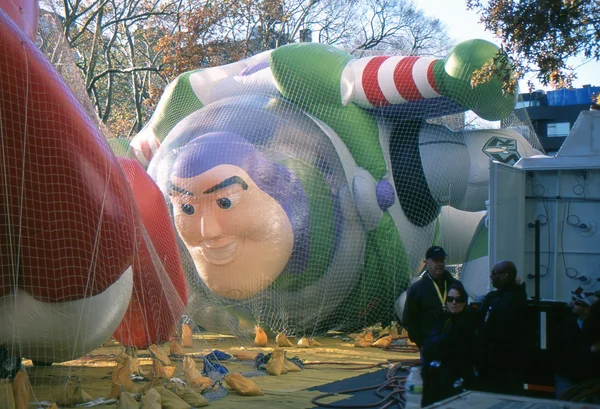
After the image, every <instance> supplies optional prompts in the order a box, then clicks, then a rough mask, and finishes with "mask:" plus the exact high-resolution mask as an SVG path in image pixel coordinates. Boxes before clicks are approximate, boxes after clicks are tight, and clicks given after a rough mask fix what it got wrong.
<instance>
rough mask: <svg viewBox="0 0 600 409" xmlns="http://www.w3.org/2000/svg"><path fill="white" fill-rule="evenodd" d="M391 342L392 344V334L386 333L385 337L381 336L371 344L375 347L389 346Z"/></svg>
mask: <svg viewBox="0 0 600 409" xmlns="http://www.w3.org/2000/svg"><path fill="white" fill-rule="evenodd" d="M391 344H392V336H391V335H386V336H385V337H381V338H379V339H378V340H377V341H375V343H373V345H371V346H372V347H375V348H388V347H389V346H390V345H391Z"/></svg>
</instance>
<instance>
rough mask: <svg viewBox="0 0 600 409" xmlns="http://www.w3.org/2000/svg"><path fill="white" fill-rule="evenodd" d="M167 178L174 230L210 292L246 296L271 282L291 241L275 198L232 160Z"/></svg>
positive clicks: (287, 255) (288, 225)
mask: <svg viewBox="0 0 600 409" xmlns="http://www.w3.org/2000/svg"><path fill="white" fill-rule="evenodd" d="M170 182H171V193H170V194H171V201H172V203H173V213H174V218H175V225H176V227H177V231H178V232H179V235H180V237H181V239H182V240H183V242H184V243H185V245H186V247H187V248H188V250H189V252H190V255H191V256H192V259H193V260H194V265H195V266H196V269H197V271H198V274H199V275H200V277H201V278H202V280H203V281H204V283H205V284H206V285H207V286H208V288H209V289H210V290H211V291H213V292H215V293H217V294H219V295H221V296H223V297H226V298H230V299H245V298H248V297H250V296H252V295H255V294H257V293H259V292H261V291H262V290H264V289H265V288H267V287H268V286H269V285H270V284H271V283H273V281H275V279H276V278H277V277H278V276H279V274H280V273H281V271H282V270H283V269H284V267H285V265H286V264H287V262H288V260H289V258H290V256H291V254H292V249H293V246H294V233H293V230H292V225H291V223H290V220H289V219H288V217H287V215H286V213H285V211H284V210H283V208H282V207H281V205H280V204H279V203H277V201H276V200H275V199H273V198H272V197H271V196H269V195H268V194H267V193H265V192H264V191H263V190H261V189H260V188H259V187H258V186H257V185H256V183H255V182H254V181H253V180H252V178H251V177H250V176H249V175H248V174H247V173H246V172H245V171H244V170H243V169H241V168H239V167H238V166H235V165H227V164H224V165H218V166H216V167H214V168H212V169H209V170H208V171H206V172H204V173H202V174H200V175H197V176H193V177H190V178H181V177H177V176H171V180H170Z"/></svg>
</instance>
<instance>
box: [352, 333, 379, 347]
mask: <svg viewBox="0 0 600 409" xmlns="http://www.w3.org/2000/svg"><path fill="white" fill-rule="evenodd" d="M374 341H375V339H374V338H373V333H372V332H370V331H369V332H366V333H364V335H363V336H359V338H358V339H357V340H356V341H355V342H354V346H355V347H361V348H364V347H368V346H371V345H372V344H373V342H374Z"/></svg>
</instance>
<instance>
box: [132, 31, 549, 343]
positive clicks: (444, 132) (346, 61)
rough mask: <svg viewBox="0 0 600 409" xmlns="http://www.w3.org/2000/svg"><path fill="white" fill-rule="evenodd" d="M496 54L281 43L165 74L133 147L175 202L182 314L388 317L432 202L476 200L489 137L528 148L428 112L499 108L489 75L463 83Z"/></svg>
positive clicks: (295, 327)
mask: <svg viewBox="0 0 600 409" xmlns="http://www.w3.org/2000/svg"><path fill="white" fill-rule="evenodd" d="M496 52H497V47H496V46H494V45H493V44H491V43H488V42H486V41H482V40H473V41H467V42H464V43H461V44H459V45H457V46H456V47H455V49H454V50H453V52H452V53H451V55H450V57H449V58H447V59H446V60H436V59H433V58H419V57H397V56H389V57H388V56H379V57H369V58H361V59H355V58H353V57H352V56H351V55H350V54H348V53H346V52H344V51H342V50H339V49H337V48H334V47H331V46H326V45H322V44H312V43H302V44H291V45H287V46H284V47H281V48H279V49H276V50H273V51H268V52H264V53H262V54H258V55H256V56H253V57H251V58H248V59H246V60H242V61H239V62H237V63H234V64H230V65H226V66H222V67H214V68H209V69H204V70H198V71H193V72H188V73H185V74H183V75H181V76H179V77H178V78H177V79H176V80H175V81H174V82H173V83H171V84H170V85H169V86H168V87H167V89H166V90H165V93H164V95H163V96H162V98H161V101H160V102H159V106H158V107H157V110H156V112H155V114H154V115H153V117H152V119H151V121H150V122H149V123H148V124H147V126H146V127H145V128H144V130H143V131H142V132H141V133H140V134H138V135H137V136H136V137H135V138H134V139H133V140H132V142H131V148H132V151H133V152H134V154H135V156H136V157H137V158H138V159H139V161H140V162H142V163H143V164H144V165H146V166H148V172H149V174H150V175H151V177H152V178H154V180H155V181H156V182H157V184H158V185H159V187H160V188H161V190H162V191H163V193H164V195H165V199H166V200H167V202H168V204H170V205H171V207H172V217H173V222H174V224H175V227H176V230H177V232H178V235H179V238H180V248H181V251H182V255H183V259H184V263H186V261H187V263H186V266H185V268H186V270H187V280H188V287H189V293H190V297H189V298H190V300H189V303H188V310H189V313H190V314H191V315H192V316H193V317H194V318H195V320H196V321H197V322H198V323H199V324H200V325H202V326H204V327H205V328H209V329H219V330H225V331H227V330H229V331H237V330H239V329H240V328H242V329H243V327H244V325H245V324H248V325H252V324H254V323H256V322H258V323H260V324H263V325H266V326H267V327H270V328H271V329H272V330H274V331H280V330H286V331H287V332H288V333H291V334H301V335H312V334H315V333H318V332H322V331H325V330H331V329H352V328H359V327H363V326H365V325H370V324H373V323H375V322H378V321H384V322H385V321H387V320H390V319H393V314H394V309H393V306H394V301H395V300H396V298H397V297H398V296H399V295H400V294H401V293H402V291H404V290H405V289H406V287H407V285H408V283H409V280H410V278H411V276H412V274H413V273H414V272H415V271H417V270H418V269H419V267H420V266H421V263H422V259H423V254H424V253H425V250H426V248H427V247H429V246H431V245H432V244H433V243H435V242H438V241H439V237H440V228H441V223H440V219H439V217H438V216H439V215H440V209H441V207H442V206H444V205H452V206H454V207H456V208H458V209H462V210H467V211H478V210H481V209H483V208H484V201H485V198H486V197H487V161H488V157H489V156H490V152H488V151H489V149H488V151H486V148H485V147H486V144H489V142H490V140H491V139H492V138H496V140H498V141H500V142H499V143H500V144H501V145H502V144H503V143H504V144H505V146H514V152H512V153H514V154H515V155H517V156H530V155H532V154H536V153H538V152H537V151H535V150H534V149H533V148H531V147H530V146H529V144H528V143H527V142H526V141H525V140H524V139H523V138H522V137H521V136H520V135H518V134H516V133H514V132H511V131H507V130H487V131H479V132H452V131H450V130H449V129H448V128H445V127H442V126H438V125H431V124H426V123H425V120H426V119H428V118H433V117H438V116H442V115H448V114H453V113H459V112H464V111H466V110H472V111H474V112H475V113H477V115H479V116H480V117H482V118H484V119H488V120H499V119H502V118H504V117H506V116H507V115H509V114H510V113H511V112H512V109H513V107H514V104H515V101H516V96H515V95H510V94H506V93H504V92H503V91H502V84H501V82H500V81H499V80H497V79H492V80H491V81H489V82H488V83H485V84H481V85H478V86H476V87H472V86H471V74H472V73H473V71H474V70H475V69H477V68H480V67H482V66H483V65H484V64H485V63H486V62H488V61H489V60H490V59H491V58H492V57H493V56H494V55H495V53H496ZM510 141H513V142H514V144H513V145H511V144H510ZM501 149H502V148H501ZM494 154H498V152H497V151H494ZM507 157H508V156H507ZM460 236H461V237H463V236H464V237H469V234H466V235H465V234H462V235H460ZM455 256H459V255H455Z"/></svg>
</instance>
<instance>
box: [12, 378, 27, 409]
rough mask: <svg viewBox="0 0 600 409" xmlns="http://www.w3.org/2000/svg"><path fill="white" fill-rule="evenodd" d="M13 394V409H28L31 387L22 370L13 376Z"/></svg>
mask: <svg viewBox="0 0 600 409" xmlns="http://www.w3.org/2000/svg"><path fill="white" fill-rule="evenodd" d="M13 393H14V395H15V409H28V406H29V396H30V394H31V385H30V384H29V378H28V377H27V372H25V370H24V369H21V370H20V371H19V372H18V373H17V376H15V380H14V381H13Z"/></svg>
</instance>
